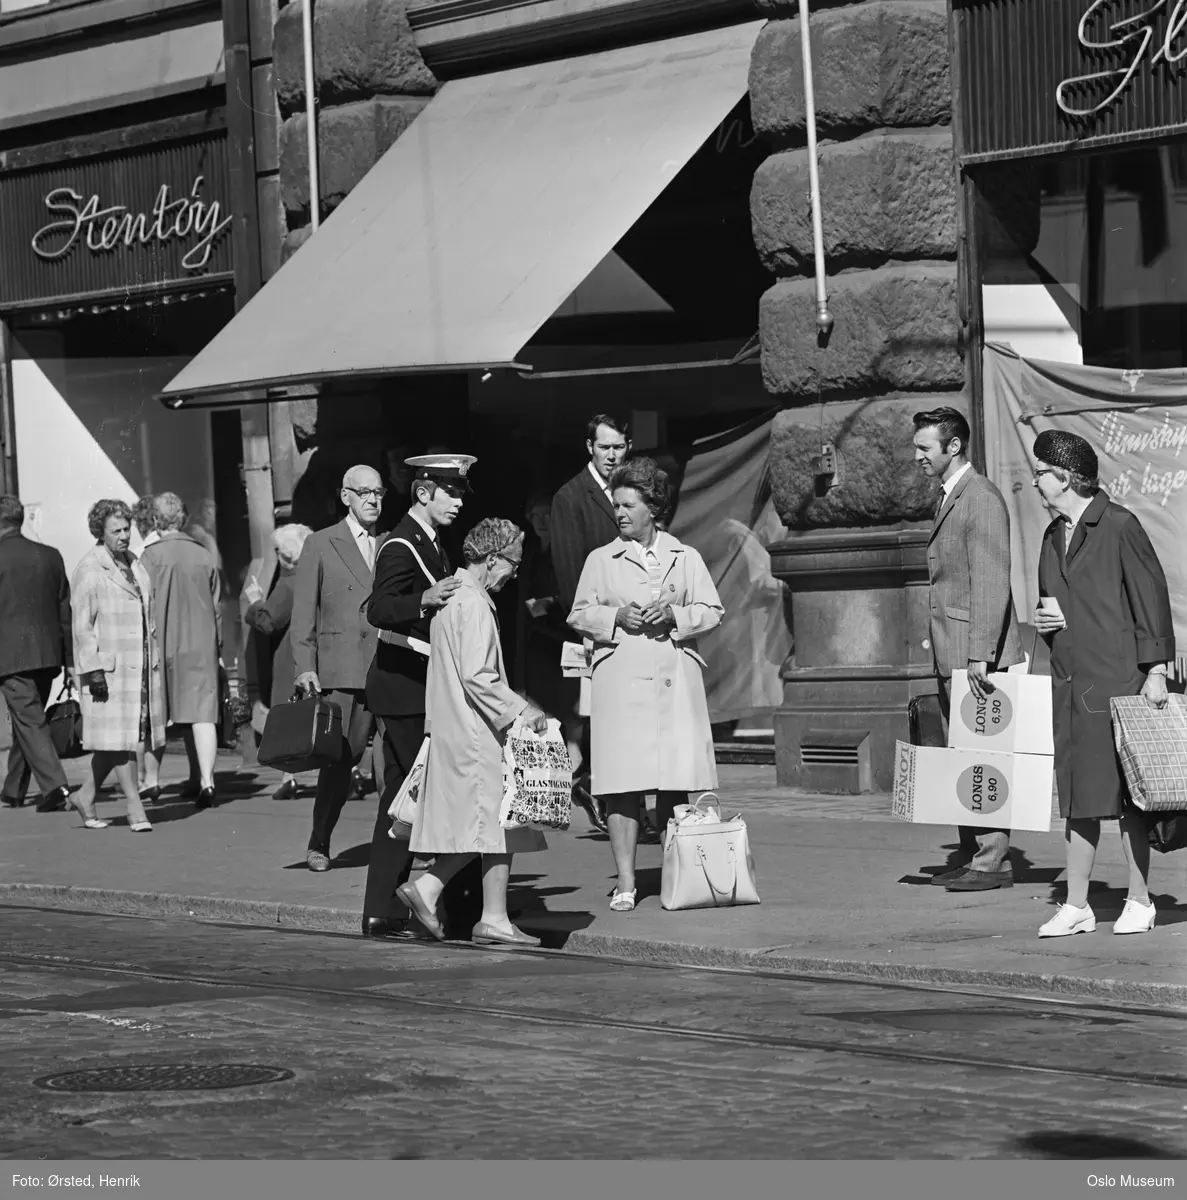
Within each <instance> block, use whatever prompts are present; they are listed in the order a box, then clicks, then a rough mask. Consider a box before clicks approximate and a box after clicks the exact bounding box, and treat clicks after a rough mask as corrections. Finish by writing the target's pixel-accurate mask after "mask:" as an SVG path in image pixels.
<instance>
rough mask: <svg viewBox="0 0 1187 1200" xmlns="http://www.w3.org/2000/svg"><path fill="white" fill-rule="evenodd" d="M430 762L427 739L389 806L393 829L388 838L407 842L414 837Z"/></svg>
mask: <svg viewBox="0 0 1187 1200" xmlns="http://www.w3.org/2000/svg"><path fill="white" fill-rule="evenodd" d="M428 762H429V739H428V738H425V740H424V741H423V742H421V744H420V749H419V750H418V751H417V752H416V759H415V760H414V761H413V763H412V769H411V770H410V771H409V772H408V774H407V775H406V776H404V782H403V783H402V784H400V790H399V791H398V792H397V793H396V794H395V796H393V797H392V802H391V804H390V805H388V809H387V815H388V816H389V817H391V819H392V827H391V829H389V830H388V831H387V836H388V837H390V838H396V839H403V840H405V841H407V839H408V838H410V837H411V836H412V826H413V825H414V824H415V823H416V814H417V812H418V811H419V809H420V795H421V790H422V788H423V787H424V778H425V768H426V767H427V766H428Z"/></svg>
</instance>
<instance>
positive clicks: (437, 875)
mask: <svg viewBox="0 0 1187 1200" xmlns="http://www.w3.org/2000/svg"><path fill="white" fill-rule="evenodd" d="M462 554H463V556H464V557H465V560H466V565H465V566H464V567H462V568H461V569H459V570H458V571H457V572H456V574H455V577H456V578H457V579H458V580H459V581H460V583H461V585H462V586H461V587H459V588H458V589H457V591H455V592H454V593H453V595H452V596H450V598H449V601H448V603H446V605H445V606H444V608H442V609H441V610H440V611H439V612H438V613H437V615H436V616H435V617H434V618H433V623H432V626H431V627H430V630H431V631H430V635H429V646H430V653H429V673H428V679H427V681H426V688H425V732H426V734H428V735H429V758H428V764H427V766H426V768H425V778H424V788H423V791H422V794H421V801H420V804H419V805H418V806H417V814H416V821H415V823H414V824H413V826H412V840H411V849H412V852H413V853H414V854H418V855H420V856H421V857H426V858H427V857H429V856H430V855H431V856H432V857H433V860H434V861H433V865H432V866H431V867H430V868H429V869H428V870H427V871H426V872H425V873H424V874H423V875H421V876H420V877H419V878H418V879H417V880H416V881H415V882H414V883H413V882H410V883H405V884H402V885H401V886H400V887H399V888H397V889H396V895H397V896H399V898H400V899H401V900H402V901H403V902H404V903H405V904H406V905H407V906H408V908H409V909H410V910H411V911H412V912H413V913H414V914H415V916H416V919H417V920H418V921H419V922H420V923H421V924H422V925H423V926H424V927H425V928H426V929H427V930H428V931H429V933H431V934H432V935H433V936H434V937H435V938H438V939H443V938H444V937H445V931H444V928H443V927H442V925H441V922H440V921H439V920H438V918H437V903H438V901H439V900H440V898H441V893H442V891H444V889H445V885H446V884H447V883H448V882H449V881H450V879H452V878H453V877H454V875H456V874H457V872H458V871H460V870H461V868H462V867H463V866H464V865H465V864H466V863H467V862H468V861H469V860H470V859H471V858H472V857H473V856H474V855H475V854H480V855H482V919H481V920H480V921H479V922H478V924H477V925H475V926H474V932H473V933H472V935H471V937H472V938H473V940H474V941H475V942H477V943H479V944H480V945H495V944H498V945H510V946H538V945H539V944H540V940H539V938H534V937H531V936H529V935H528V934H526V933H523V932H522V931H521V930H519V929H517V928H516V927H515V926H514V925H512V924H511V920H510V918H509V917H508V915H507V883H508V880H509V878H510V874H511V853H512V849H513V847H512V846H510V845H508V840H507V835H506V834H505V833H504V830H503V826H502V822H501V821H500V809H501V807H502V803H503V743H504V741H505V740H506V738H507V733H508V730H509V729H510V728H511V726H512V725H513V724H514V723H515V722H516V721H520V722H522V723H523V724H524V725H527V726H528V727H530V728H532V729H535V730H537V731H538V732H541V733H542V732H544V730H545V728H546V726H547V718H546V717H545V715H544V714H543V713H542V712H541V711H540V710H539V709H538V708H535V707H534V706H533V705H531V704H529V703H528V702H527V701H526V700H524V699H523V698H522V697H521V696H517V695H516V694H515V693H514V692H513V691H512V690H511V688H510V686H509V685H508V683H507V671H506V669H505V668H504V666H503V652H502V649H501V648H500V646H499V626H498V621H497V619H496V617H495V604H494V601H493V600H492V599H491V598H490V593H491V592H498V591H501V590H502V588H503V586H504V584H506V583H507V582H508V581H509V580H511V579H513V578H514V577H515V573H516V571H517V570H518V569H519V564H520V562H521V560H522V559H523V532H522V530H520V529H519V527H518V526H516V525H514V524H512V522H510V521H502V520H496V519H493V518H487V519H486V520H484V521H479V523H478V524H477V525H475V526H474V528H473V529H472V530H470V532H469V533H468V534H467V535H466V540H465V541H464V542H463V543H462ZM519 832H521V831H517V834H518V833H519ZM517 834H513V835H512V837H515V836H517Z"/></svg>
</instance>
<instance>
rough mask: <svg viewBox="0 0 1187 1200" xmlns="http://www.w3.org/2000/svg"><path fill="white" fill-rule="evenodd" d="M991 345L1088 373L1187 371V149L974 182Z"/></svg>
mask: <svg viewBox="0 0 1187 1200" xmlns="http://www.w3.org/2000/svg"><path fill="white" fill-rule="evenodd" d="M975 183H976V189H977V213H976V227H977V235H978V241H977V252H978V256H979V263H980V269H981V281H982V286H983V289H984V290H983V296H982V298H983V304H984V311H985V334H986V339H987V340H997V341H1008V342H1011V343H1012V344H1014V345H1015V348H1016V349H1017V350H1018V351H1019V352H1020V353H1023V354H1031V355H1033V356H1035V357H1047V358H1059V359H1063V360H1069V359H1070V360H1073V361H1082V362H1084V363H1086V364H1089V365H1095V366H1107V367H1118V368H1144V369H1154V368H1160V367H1182V366H1185V365H1187V351H1185V350H1184V346H1185V345H1187V336H1185V335H1187V257H1185V256H1187V144H1184V143H1172V144H1163V145H1152V146H1147V147H1141V148H1136V149H1135V148H1128V149H1125V150H1118V151H1113V152H1110V153H1104V154H1095V155H1077V156H1066V157H1061V158H1057V159H1032V160H1021V161H1016V162H1010V163H1003V164H997V165H994V166H992V167H985V168H981V169H979V170H978V171H977V172H976V174H975Z"/></svg>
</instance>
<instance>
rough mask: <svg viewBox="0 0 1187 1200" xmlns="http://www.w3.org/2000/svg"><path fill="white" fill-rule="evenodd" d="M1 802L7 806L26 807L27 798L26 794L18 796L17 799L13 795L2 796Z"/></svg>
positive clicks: (0, 797)
mask: <svg viewBox="0 0 1187 1200" xmlns="http://www.w3.org/2000/svg"><path fill="white" fill-rule="evenodd" d="M0 804H3V805H4V807H5V808H24V807H25V798H24V796H17V797H16V798H15V799H14V798H13V797H11V796H0Z"/></svg>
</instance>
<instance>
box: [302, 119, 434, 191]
mask: <svg viewBox="0 0 1187 1200" xmlns="http://www.w3.org/2000/svg"><path fill="white" fill-rule="evenodd" d="M427 103H428V101H427V100H425V99H419V98H414V97H406V98H400V99H382V98H381V99H377V100H367V101H364V102H362V103H360V104H344V105H342V106H340V107H339V108H328V109H326V110H325V111H324V112H323V113H322V114H321V117H320V119H319V121H318V130H317V134H318V141H317V160H318V163H317V165H318V190H319V191H320V192H321V202H322V209H323V212H324V213H329V212H331V211H332V210H333V209H334V208H336V207H337V206H338V205H339V204H341V203H342V201H343V200H344V199H345V198H346V196H347V194H348V193H349V192H350V190H351V188H353V187H354V185H355V184H356V183H358V181H359V180H360V179H362V177H363V176H364V175H366V173H367V172H368V171H369V170H370V169H371V168H372V167H373V166H374V165H375V164H376V162H378V161H379V159H380V157H381V156H382V155H383V154H384V153H385V151H387V150H388V149H389V147H390V146H391V145H392V143H393V142H394V141H395V140H396V138H398V137H399V136H400V134H402V133H403V132H404V130H405V129H407V128H408V126H409V125H411V124H412V122H413V121H414V120H415V119H416V116H417V114H418V113H419V112H420V111H421V110H422V109H423V108H424V106H425V105H426V104H427ZM305 127H306V126H305V116H304V114H303V113H302V114H300V115H298V116H295V117H290V118H289V119H288V120H287V121H285V123H284V124H283V125H282V126H281V127H280V184H281V194H282V196H283V199H284V207H285V211H286V212H289V213H304V212H306V211H307V210H308V208H309V151H308V147H307V145H306V140H305V139H306V135H305Z"/></svg>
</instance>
